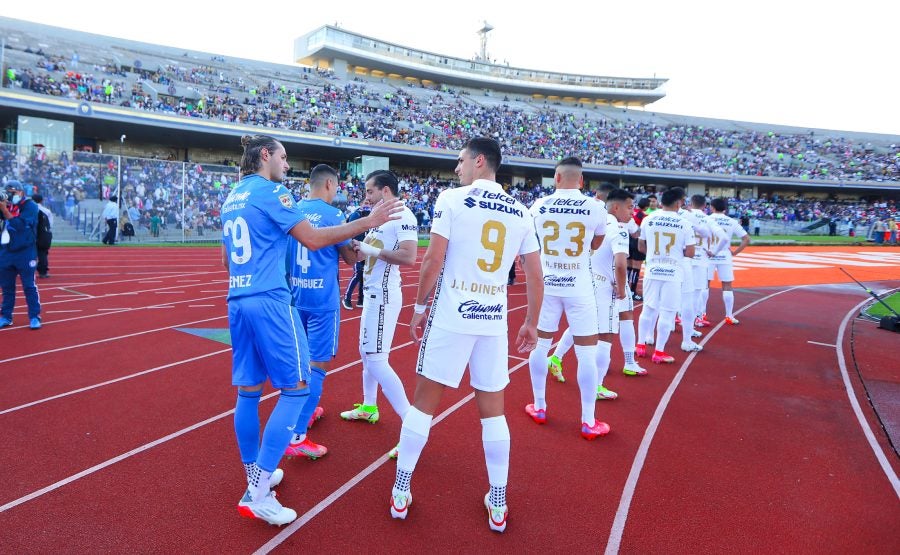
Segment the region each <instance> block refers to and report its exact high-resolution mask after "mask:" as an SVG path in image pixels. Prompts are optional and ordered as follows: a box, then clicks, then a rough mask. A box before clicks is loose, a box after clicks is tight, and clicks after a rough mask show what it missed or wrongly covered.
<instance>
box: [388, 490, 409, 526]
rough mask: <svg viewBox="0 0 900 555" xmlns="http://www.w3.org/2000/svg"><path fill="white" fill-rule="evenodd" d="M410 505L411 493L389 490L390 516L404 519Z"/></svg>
mask: <svg viewBox="0 0 900 555" xmlns="http://www.w3.org/2000/svg"><path fill="white" fill-rule="evenodd" d="M410 505H412V492H410V491H403V490H400V489H391V516H392V517H394V518H399V519H405V518H406V515H408V514H409V506H410Z"/></svg>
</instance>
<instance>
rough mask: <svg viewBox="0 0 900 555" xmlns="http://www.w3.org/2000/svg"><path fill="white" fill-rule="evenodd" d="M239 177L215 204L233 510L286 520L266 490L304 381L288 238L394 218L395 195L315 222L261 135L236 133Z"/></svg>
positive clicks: (278, 151)
mask: <svg viewBox="0 0 900 555" xmlns="http://www.w3.org/2000/svg"><path fill="white" fill-rule="evenodd" d="M241 144H242V145H243V147H244V153H243V156H242V157H241V181H240V182H239V183H238V184H237V185H236V186H235V187H234V189H232V190H231V193H230V194H229V195H228V198H227V199H225V203H224V204H223V205H222V263H223V264H224V265H225V267H227V268H228V324H229V327H230V331H231V342H232V370H231V374H232V384H233V385H235V386H237V389H238V395H237V403H236V405H235V409H234V429H235V434H236V436H237V443H238V449H239V451H240V454H241V461H242V462H243V463H244V469H245V471H246V473H247V483H248V487H247V490H246V492H245V493H244V495H243V497H242V498H241V500H240V501H239V502H238V511H239V512H240V514H242V515H244V516H246V517H250V518H259V519H262V520H265V521H266V522H268V523H269V524H277V525H283V524H287V523H289V522H291V521H293V520H294V519H295V518H297V513H296V512H295V511H293V510H291V509H288V508H286V507H282V506H281V503H279V502H278V500H277V499H276V498H275V496H274V495H273V494H272V492H271V487H272V486H274V485H277V484H278V483H279V482H280V481H281V479H282V477H283V472H281V470H280V469H278V462H279V461H280V460H281V456H282V454H283V453H284V450H285V449H286V448H287V446H288V443H289V442H290V440H291V434H292V432H293V430H294V427H295V426H296V424H297V418H298V417H299V415H300V411H301V410H302V409H303V405H304V403H305V401H306V398H307V397H308V396H309V388H308V387H307V386H306V382H307V381H308V380H309V373H310V370H309V349H308V347H307V344H306V335H305V333H304V332H303V328H302V326H301V325H300V318H299V317H298V315H297V312H296V310H295V309H294V308H293V307H292V306H291V293H290V290H289V289H288V284H287V280H285V279H284V260H285V257H286V254H287V250H286V249H287V247H288V241H289V237H288V236H291V237H293V238H294V239H296V240H298V241H300V242H301V243H302V244H303V245H304V246H306V247H307V248H310V249H320V248H322V247H325V246H327V245H331V244H334V243H338V242H340V241H342V240H344V239H349V238H350V237H353V236H354V235H357V234H358V233H360V232H362V231H364V230H366V229H369V228H371V227H377V226H379V225H382V224H384V223H385V222H387V221H389V220H391V219H392V218H394V214H395V212H397V211H399V210H402V209H403V206H402V203H400V202H399V201H388V202H384V203H381V204H379V205H378V206H375V207H373V209H372V212H371V214H370V215H369V217H368V218H361V219H359V220H357V221H355V222H353V223H350V224H344V225H341V226H336V227H327V228H315V227H313V226H312V224H310V222H309V221H308V220H307V219H306V216H304V215H303V214H301V213H300V211H299V210H298V209H297V205H296V203H295V202H294V199H293V197H292V196H291V193H290V191H288V189H287V188H286V187H285V186H284V185H282V184H281V181H282V179H283V178H284V175H285V173H286V172H287V171H288V169H289V168H290V166H289V165H288V163H287V153H286V152H285V150H284V146H282V144H281V143H280V142H278V141H276V140H275V139H273V138H272V137H269V136H266V135H254V136H252V137H251V136H249V135H247V136H244V137H242V138H241ZM267 378H268V379H269V380H270V381H271V382H272V386H273V387H275V388H277V389H280V390H281V395H280V397H279V399H278V402H277V403H276V405H275V408H274V409H273V411H272V414H271V416H269V420H268V422H267V423H266V427H265V431H264V432H263V434H262V443H261V444H260V430H259V401H260V398H261V397H262V388H263V385H264V383H265V381H266V379H267Z"/></svg>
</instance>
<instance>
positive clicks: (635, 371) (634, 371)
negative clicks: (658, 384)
mask: <svg viewBox="0 0 900 555" xmlns="http://www.w3.org/2000/svg"><path fill="white" fill-rule="evenodd" d="M622 373H623V374H625V375H626V376H646V375H647V371H646V370H644V369H643V368H641V367H640V366H638V365H637V364H635V365H634V366H626V367H625V368H623V369H622Z"/></svg>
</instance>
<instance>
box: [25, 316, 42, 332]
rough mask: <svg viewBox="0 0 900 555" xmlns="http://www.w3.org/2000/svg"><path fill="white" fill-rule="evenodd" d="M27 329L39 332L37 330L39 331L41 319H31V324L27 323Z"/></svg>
mask: <svg viewBox="0 0 900 555" xmlns="http://www.w3.org/2000/svg"><path fill="white" fill-rule="evenodd" d="M28 327H29V328H31V329H33V330H39V329H41V319H40V318H37V317H35V318H32V319H31V322H29V324H28Z"/></svg>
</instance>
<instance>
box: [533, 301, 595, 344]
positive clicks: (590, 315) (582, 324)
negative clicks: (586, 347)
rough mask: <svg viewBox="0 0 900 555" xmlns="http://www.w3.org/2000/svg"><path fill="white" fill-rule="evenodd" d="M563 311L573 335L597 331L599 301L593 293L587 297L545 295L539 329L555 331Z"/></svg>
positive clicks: (584, 334)
mask: <svg viewBox="0 0 900 555" xmlns="http://www.w3.org/2000/svg"><path fill="white" fill-rule="evenodd" d="M563 312H565V313H566V320H568V322H569V329H570V330H572V335H574V336H576V337H579V336H587V335H594V334H596V333H597V301H596V300H595V299H594V295H593V294H591V295H589V296H585V297H557V296H555V295H544V303H543V304H542V305H541V316H540V318H538V326H537V327H538V329H539V330H541V331H547V332H551V333H555V332H556V330H557V329H559V320H560V318H562V314H563Z"/></svg>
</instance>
